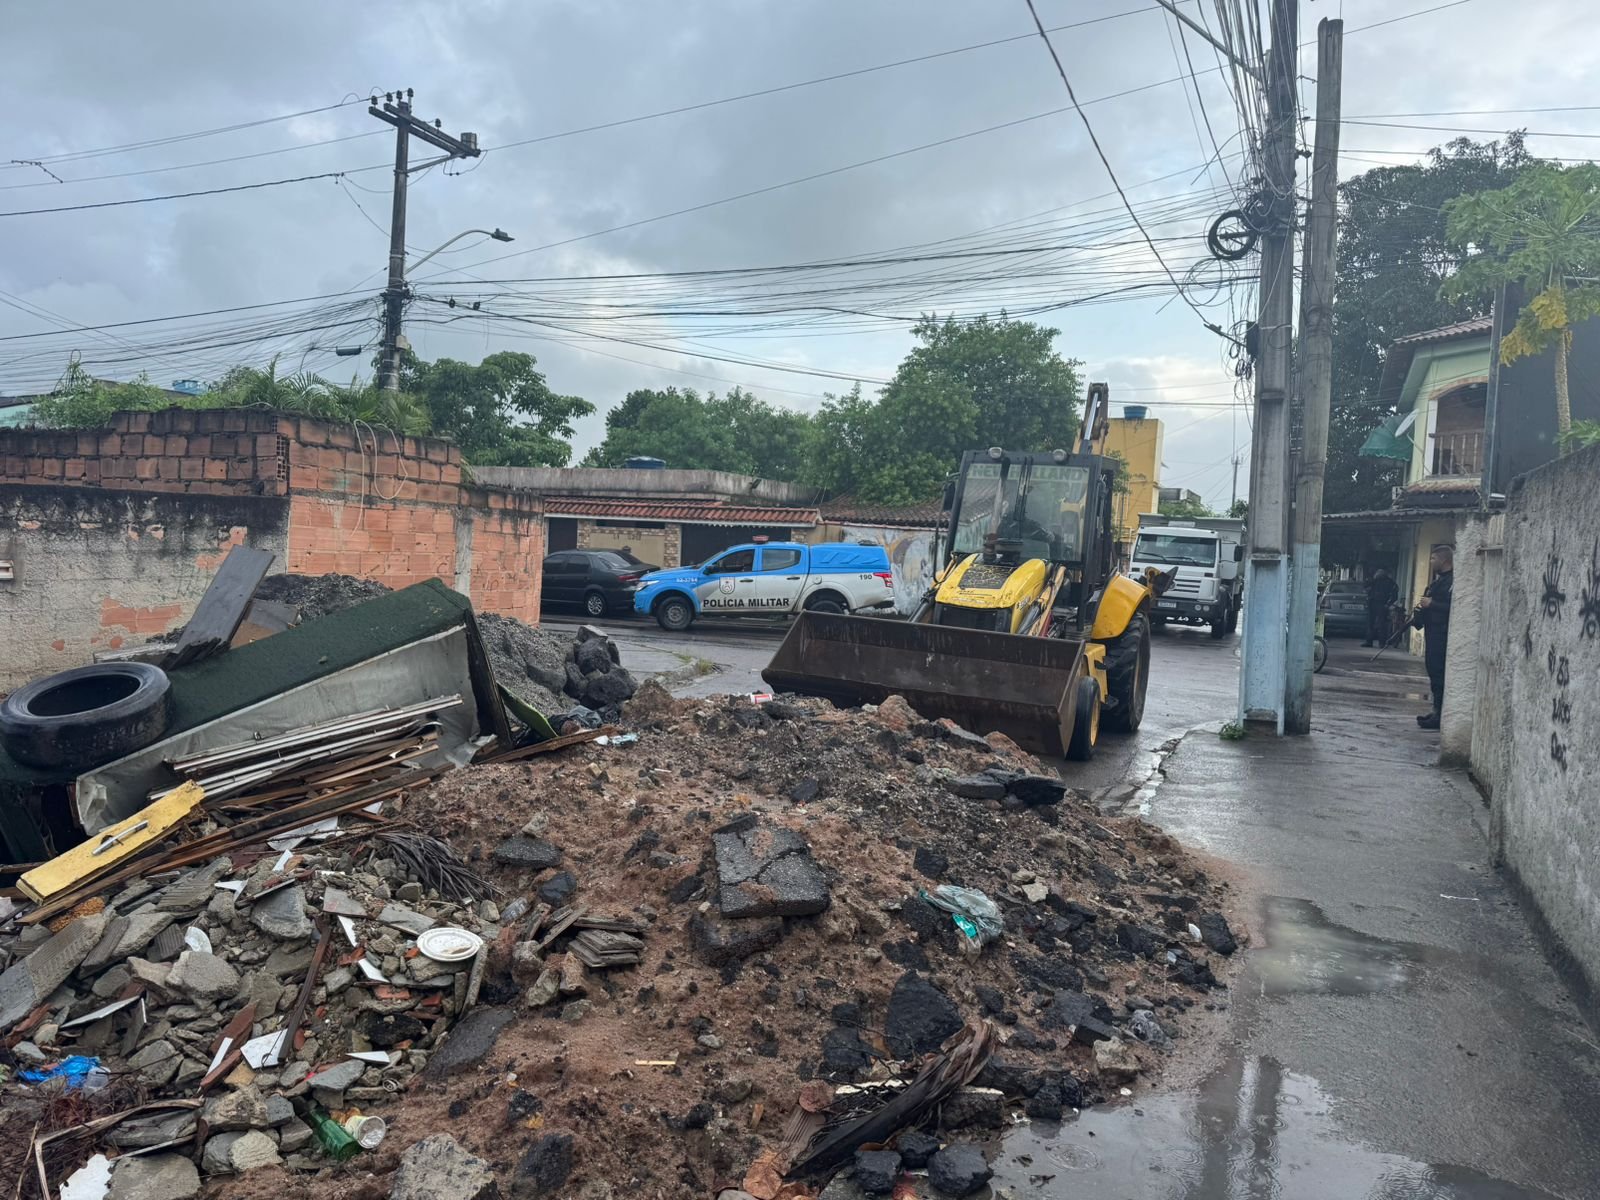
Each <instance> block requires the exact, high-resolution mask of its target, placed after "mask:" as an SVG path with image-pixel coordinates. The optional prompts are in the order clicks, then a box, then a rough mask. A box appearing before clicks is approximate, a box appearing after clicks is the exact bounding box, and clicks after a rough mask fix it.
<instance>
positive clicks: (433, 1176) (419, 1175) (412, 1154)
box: [389, 1133, 499, 1200]
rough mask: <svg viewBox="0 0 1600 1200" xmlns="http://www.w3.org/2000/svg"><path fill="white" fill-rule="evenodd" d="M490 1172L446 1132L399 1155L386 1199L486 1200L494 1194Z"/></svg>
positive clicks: (491, 1171)
mask: <svg viewBox="0 0 1600 1200" xmlns="http://www.w3.org/2000/svg"><path fill="white" fill-rule="evenodd" d="M498 1193H499V1188H498V1185H497V1184H496V1183H495V1177H494V1171H493V1170H491V1169H490V1167H489V1164H488V1163H487V1162H485V1161H484V1160H483V1159H481V1158H478V1157H477V1156H476V1155H473V1154H469V1153H468V1152H467V1151H466V1150H465V1149H463V1148H462V1146H461V1143H459V1142H457V1141H456V1139H455V1138H453V1137H451V1136H450V1135H449V1134H448V1133H439V1134H435V1135H434V1136H433V1137H430V1138H424V1139H423V1140H422V1141H420V1142H417V1143H416V1144H415V1145H413V1146H411V1147H410V1148H409V1149H407V1150H406V1152H405V1154H403V1155H402V1156H401V1157H400V1168H399V1169H398V1170H397V1171H395V1173H394V1176H393V1178H392V1180H391V1182H390V1184H389V1200H440V1198H441V1197H445V1196H448V1197H450V1198H451V1200H490V1198H491V1197H494V1196H496V1195H498Z"/></svg>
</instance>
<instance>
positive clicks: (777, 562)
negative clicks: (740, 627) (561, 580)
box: [633, 542, 894, 631]
mask: <svg viewBox="0 0 1600 1200" xmlns="http://www.w3.org/2000/svg"><path fill="white" fill-rule="evenodd" d="M633 607H634V610H635V611H636V612H639V613H644V614H647V615H649V616H653V617H655V619H656V621H657V622H658V623H659V624H660V626H661V628H663V629H669V630H674V631H676V630H682V629H687V628H689V626H690V625H692V624H693V623H694V622H695V620H696V618H699V617H749V616H763V617H777V618H782V617H788V616H793V615H794V614H796V613H799V612H803V611H808V610H809V611H812V612H831V613H846V612H848V613H858V612H867V611H871V610H875V609H888V608H893V607H894V573H893V571H891V570H890V567H889V554H888V552H887V551H886V550H885V549H884V548H883V547H882V546H862V545H856V544H854V543H846V542H822V543H820V544H818V545H815V546H808V545H806V544H804V543H802V542H752V543H750V544H748V545H743V546H734V547H732V548H730V549H727V550H724V551H723V552H722V553H720V554H714V555H712V556H711V557H710V558H708V559H707V560H706V561H705V562H703V563H701V564H700V565H699V566H698V567H678V568H672V569H669V570H665V571H652V572H651V573H650V574H648V575H646V576H645V577H644V578H643V579H641V580H640V581H639V587H638V590H637V591H636V592H635V593H634V598H633Z"/></svg>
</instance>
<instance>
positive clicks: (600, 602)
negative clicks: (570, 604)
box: [583, 592, 610, 617]
mask: <svg viewBox="0 0 1600 1200" xmlns="http://www.w3.org/2000/svg"><path fill="white" fill-rule="evenodd" d="M609 608H610V606H609V605H608V604H606V598H605V595H604V593H602V592H585V593H584V594H583V611H584V612H586V613H588V614H589V616H591V617H603V616H605V615H606V613H607V611H608V610H609Z"/></svg>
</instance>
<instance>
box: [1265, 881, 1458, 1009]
mask: <svg viewBox="0 0 1600 1200" xmlns="http://www.w3.org/2000/svg"><path fill="white" fill-rule="evenodd" d="M1262 907H1263V909H1264V912H1265V917H1266V921H1265V926H1264V929H1263V932H1264V934H1265V941H1266V945H1265V946H1264V947H1263V948H1262V949H1260V950H1258V951H1256V952H1255V953H1254V954H1253V955H1252V956H1251V965H1252V966H1253V967H1254V969H1255V971H1256V973H1257V974H1258V975H1259V976H1260V977H1261V988H1262V992H1263V994H1264V995H1268V996H1286V995H1294V994H1296V993H1306V992H1312V993H1317V994H1321V995H1327V996H1365V995H1369V994H1371V993H1373V992H1391V991H1396V990H1398V989H1400V988H1402V987H1405V986H1407V985H1408V984H1410V983H1412V982H1414V981H1415V980H1416V978H1417V977H1418V975H1419V974H1420V973H1421V972H1422V970H1423V969H1424V968H1425V967H1427V966H1428V965H1430V964H1432V963H1435V962H1439V961H1441V960H1442V959H1443V958H1444V957H1445V955H1444V953H1443V952H1442V951H1440V950H1436V949H1434V948H1433V947H1431V946H1420V945H1415V944H1413V943H1410V942H1390V941H1385V940H1384V939H1383V938H1375V937H1372V936H1371V935H1369V934H1365V933H1361V932H1358V931H1357V930H1354V929H1350V928H1348V927H1346V926H1344V925H1339V924H1336V923H1335V922H1333V921H1330V920H1329V919H1328V918H1327V916H1326V914H1324V913H1323V911H1322V910H1321V909H1320V908H1318V907H1317V906H1316V905H1315V904H1313V903H1311V901H1309V900H1291V899H1288V898H1286V897H1283V896H1269V897H1267V898H1266V899H1265V900H1264V901H1263V904H1262Z"/></svg>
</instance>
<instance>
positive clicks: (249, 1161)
mask: <svg viewBox="0 0 1600 1200" xmlns="http://www.w3.org/2000/svg"><path fill="white" fill-rule="evenodd" d="M200 1161H201V1166H203V1167H204V1168H205V1171H206V1174H208V1175H228V1174H235V1175H242V1174H244V1173H245V1172H246V1171H254V1170H256V1169H257V1168H258V1167H272V1166H277V1165H278V1164H279V1163H281V1162H282V1161H283V1160H282V1159H281V1158H279V1157H278V1144H277V1143H276V1142H274V1141H273V1140H272V1137H271V1135H270V1134H266V1133H263V1132H262V1131H261V1130H259V1129H251V1130H249V1131H247V1132H245V1133H219V1134H217V1135H216V1136H215V1137H212V1138H210V1139H209V1140H208V1141H207V1142H206V1148H205V1150H204V1152H203V1153H202V1154H201V1159H200Z"/></svg>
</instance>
